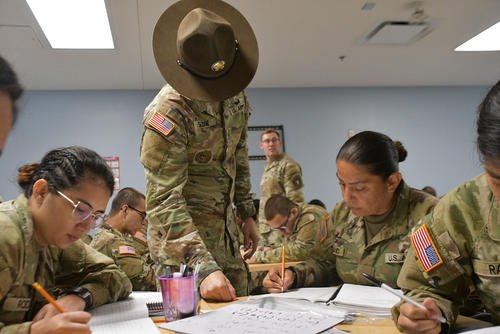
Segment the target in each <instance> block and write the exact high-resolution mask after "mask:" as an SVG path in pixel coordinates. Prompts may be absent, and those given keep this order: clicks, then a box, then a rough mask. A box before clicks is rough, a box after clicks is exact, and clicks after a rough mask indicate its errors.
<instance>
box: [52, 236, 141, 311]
mask: <svg viewBox="0 0 500 334" xmlns="http://www.w3.org/2000/svg"><path fill="white" fill-rule="evenodd" d="M59 265H60V272H59V273H58V274H57V277H56V286H58V287H69V286H82V287H84V288H87V289H88V290H89V291H90V292H91V293H92V307H96V306H99V305H102V304H106V303H110V302H116V301H117V300H119V299H123V298H125V297H127V296H128V295H129V294H130V292H132V285H131V284H130V281H129V279H128V278H127V276H126V275H125V274H124V273H123V272H122V271H121V270H120V269H119V268H118V267H117V266H116V264H115V263H114V262H113V260H112V259H110V258H109V257H107V256H105V255H103V254H101V253H99V252H98V251H96V250H95V249H93V248H92V247H90V246H88V245H86V244H85V243H84V242H83V241H81V240H78V241H77V242H75V243H74V244H72V245H71V246H69V247H68V248H67V249H65V250H63V251H62V252H61V255H60V263H59Z"/></svg>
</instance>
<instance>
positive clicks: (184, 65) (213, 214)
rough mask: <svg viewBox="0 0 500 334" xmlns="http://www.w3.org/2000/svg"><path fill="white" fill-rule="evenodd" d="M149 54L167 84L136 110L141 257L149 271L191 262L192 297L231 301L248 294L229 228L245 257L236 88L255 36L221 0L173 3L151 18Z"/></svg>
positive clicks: (246, 191)
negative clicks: (143, 228) (142, 195)
mask: <svg viewBox="0 0 500 334" xmlns="http://www.w3.org/2000/svg"><path fill="white" fill-rule="evenodd" d="M153 51H154V55H155V59H156V63H157V65H158V67H159V69H160V72H161V73H162V75H163V76H164V78H165V79H166V80H167V82H168V84H167V85H165V86H164V87H163V88H162V89H161V91H160V92H159V93H158V95H157V96H156V97H155V98H154V100H153V101H152V102H151V103H150V105H149V106H148V107H147V108H146V111H145V113H144V134H143V138H142V143H141V162H142V164H143V165H144V168H145V173H146V179H147V189H146V209H147V213H148V222H149V227H148V243H149V248H150V250H151V256H152V257H153V260H154V261H155V262H156V264H157V273H158V274H159V275H161V274H164V273H165V270H166V267H171V268H170V269H171V270H177V268H178V267H179V265H180V264H181V263H186V264H187V265H189V266H191V267H194V266H195V265H196V264H197V263H200V280H201V284H200V293H201V297H202V298H205V299H209V300H217V301H229V300H234V299H235V298H236V296H237V295H238V296H243V295H247V294H248V276H249V275H248V269H247V266H246V264H245V262H244V261H243V259H242V257H241V255H240V252H239V246H240V243H239V241H238V234H239V231H238V229H239V228H240V227H241V229H242V232H243V235H244V244H245V249H246V250H247V253H245V257H250V256H251V255H252V254H253V253H254V252H255V249H256V248H257V243H258V239H259V236H258V232H257V227H256V225H255V221H254V220H253V218H252V215H253V214H254V213H255V208H254V206H253V202H252V197H253V196H252V194H251V193H250V190H251V186H250V168H249V164H248V148H247V122H248V117H249V115H250V106H249V103H248V100H247V98H246V95H245V94H244V93H243V92H242V90H243V89H244V88H245V87H246V86H247V85H248V84H249V83H250V81H251V79H252V78H253V76H254V74H255V71H256V70H257V63H258V48H257V41H256V39H255V35H254V33H253V31H252V28H251V27H250V25H249V23H248V22H247V20H246V19H245V18H244V17H243V16H242V15H241V14H240V13H239V12H238V11H237V10H236V9H235V8H233V7H232V6H230V5H228V4H226V3H225V2H222V1H219V0H211V1H206V0H182V1H179V2H177V3H175V4H173V5H172V6H171V7H169V8H168V9H167V10H166V11H165V12H164V13H163V14H162V15H161V17H160V19H159V20H158V23H157V24H156V27H155V31H154V35H153ZM233 204H234V205H235V207H236V210H237V212H238V216H239V217H240V218H241V226H240V227H238V225H237V223H236V220H235V215H234V212H233V210H232V206H233Z"/></svg>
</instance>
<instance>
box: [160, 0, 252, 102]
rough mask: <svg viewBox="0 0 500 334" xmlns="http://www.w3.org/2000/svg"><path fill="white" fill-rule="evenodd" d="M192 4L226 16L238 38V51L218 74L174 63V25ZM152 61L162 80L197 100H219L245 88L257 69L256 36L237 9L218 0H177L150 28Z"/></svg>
mask: <svg viewBox="0 0 500 334" xmlns="http://www.w3.org/2000/svg"><path fill="white" fill-rule="evenodd" d="M195 8H204V9H207V10H210V11H212V12H214V13H216V14H217V15H219V16H221V17H223V18H224V19H225V20H227V21H228V22H229V23H230V24H231V27H232V29H233V31H234V35H235V38H236V39H237V40H238V42H239V50H238V54H237V56H236V58H235V61H234V63H233V65H232V67H231V69H230V70H229V71H228V72H227V73H226V74H225V75H224V76H222V77H219V78H216V79H204V78H201V77H198V76H195V75H193V74H191V73H189V72H188V71H187V70H185V69H183V68H182V67H180V66H179V65H178V64H177V59H179V55H178V53H177V29H178V27H179V24H180V23H181V21H182V19H183V18H184V16H186V14H187V13H189V12H190V11H191V10H193V9H195ZM153 53H154V56H155V60H156V65H157V66H158V69H159V70H160V72H161V74H162V76H163V77H164V78H165V80H166V81H167V82H168V83H169V84H170V85H171V86H172V87H173V88H174V89H175V90H177V91H178V92H179V93H180V94H182V95H184V96H186V97H188V98H191V99H195V100H201V101H222V100H225V99H227V98H229V97H231V96H234V95H236V94H237V93H239V92H241V91H242V90H243V89H245V88H246V87H247V86H248V84H249V83H250V81H252V78H253V77H254V75H255V72H256V71H257V65H258V63H259V49H258V45H257V39H256V38H255V34H254V32H253V30H252V27H251V26H250V24H249V23H248V21H247V20H246V19H245V17H244V16H243V15H241V13H240V12H239V11H238V10H236V9H235V8H234V7H232V6H231V5H229V4H227V3H225V2H223V1H220V0H181V1H178V2H176V3H174V4H173V5H172V6H170V7H169V8H167V9H166V10H165V12H163V14H162V15H161V16H160V18H159V19H158V22H157V23H156V26H155V29H154V32H153Z"/></svg>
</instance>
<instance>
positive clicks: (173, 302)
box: [158, 275, 198, 322]
mask: <svg viewBox="0 0 500 334" xmlns="http://www.w3.org/2000/svg"><path fill="white" fill-rule="evenodd" d="M158 279H159V281H160V287H161V294H162V297H163V313H164V314H165V321H167V322H169V321H174V320H178V319H183V318H188V317H191V316H193V315H196V314H198V285H197V276H195V275H191V276H187V277H166V276H160V277H159V278H158Z"/></svg>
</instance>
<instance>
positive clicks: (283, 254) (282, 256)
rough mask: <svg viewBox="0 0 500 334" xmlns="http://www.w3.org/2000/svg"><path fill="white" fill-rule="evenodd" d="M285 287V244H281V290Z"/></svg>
mask: <svg viewBox="0 0 500 334" xmlns="http://www.w3.org/2000/svg"><path fill="white" fill-rule="evenodd" d="M284 288H285V245H281V292H283V290H284Z"/></svg>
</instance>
